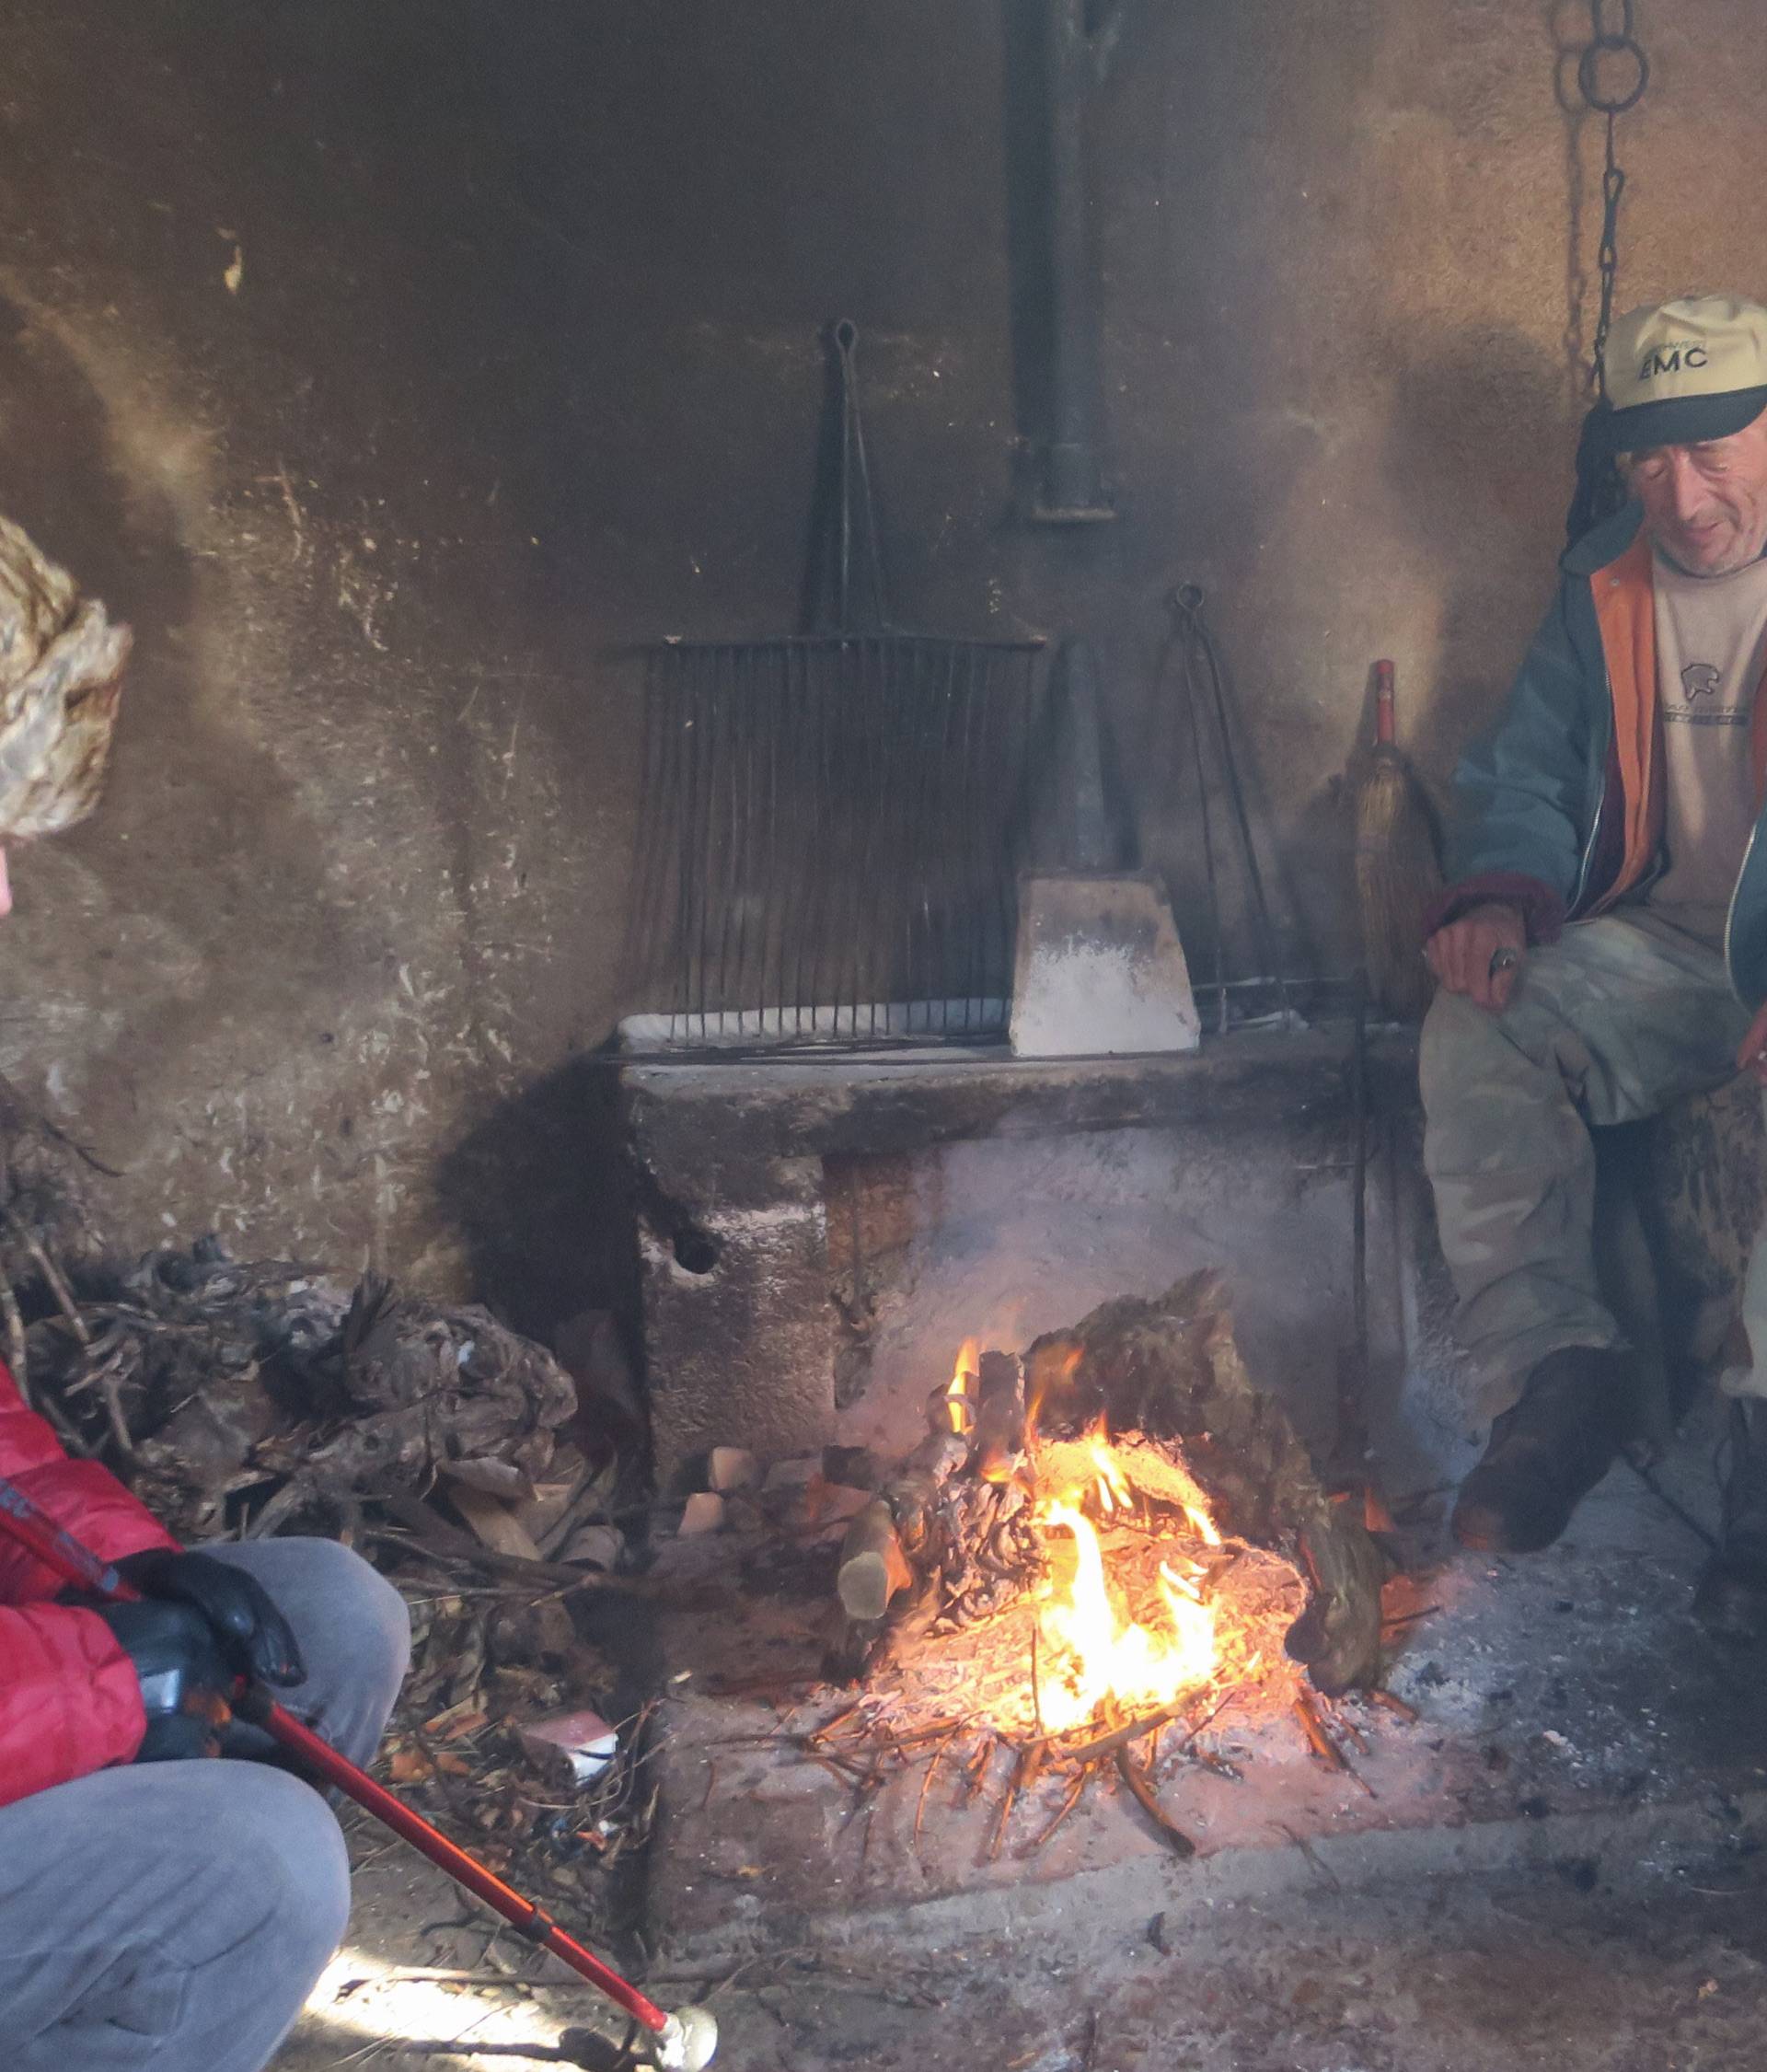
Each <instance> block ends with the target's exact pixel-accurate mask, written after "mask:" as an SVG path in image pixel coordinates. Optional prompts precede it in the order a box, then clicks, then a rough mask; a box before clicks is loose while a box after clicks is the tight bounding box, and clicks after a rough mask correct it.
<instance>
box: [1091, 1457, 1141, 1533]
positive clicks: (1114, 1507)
mask: <svg viewBox="0 0 1767 2072" xmlns="http://www.w3.org/2000/svg"><path fill="white" fill-rule="evenodd" d="M1092 1465H1093V1466H1094V1467H1095V1468H1096V1469H1097V1470H1098V1485H1097V1487H1098V1502H1099V1508H1100V1510H1102V1511H1103V1512H1104V1513H1105V1514H1106V1516H1108V1515H1109V1514H1110V1513H1111V1512H1112V1511H1128V1510H1130V1509H1131V1508H1132V1507H1133V1505H1134V1503H1135V1491H1134V1490H1133V1489H1132V1488H1130V1487H1129V1480H1128V1477H1127V1476H1126V1475H1125V1474H1124V1472H1123V1470H1122V1468H1121V1466H1120V1465H1119V1464H1118V1463H1117V1460H1116V1457H1115V1455H1114V1453H1112V1452H1111V1451H1110V1449H1109V1448H1108V1447H1107V1446H1104V1445H1103V1444H1101V1443H1100V1441H1098V1440H1096V1439H1095V1440H1093V1441H1092Z"/></svg>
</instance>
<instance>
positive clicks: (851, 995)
mask: <svg viewBox="0 0 1767 2072" xmlns="http://www.w3.org/2000/svg"><path fill="white" fill-rule="evenodd" d="M1036 654H1037V643H1035V642H976V641H954V640H942V639H936V638H932V637H924V636H918V635H913V634H903V633H893V632H892V633H875V634H849V633H841V634H831V635H827V636H809V637H803V638H795V639H782V640H774V641H758V642H705V643H700V642H671V643H668V644H666V645H664V646H661V647H657V648H654V649H652V650H651V651H650V652H649V654H648V656H647V674H646V682H645V744H644V775H643V793H642V799H643V816H642V826H641V832H640V854H639V862H638V878H637V885H636V886H635V896H634V898H633V901H632V905H631V908H630V912H631V917H632V919H631V934H630V939H629V953H628V965H629V973H630V978H631V989H632V990H631V995H630V997H632V998H634V999H636V1000H637V1001H641V1003H642V1004H643V1005H644V1006H645V1007H646V1008H648V1009H650V1010H651V1011H652V1012H649V1013H641V1014H638V1015H634V1016H632V1017H630V1018H629V1019H628V1020H627V1021H626V1022H625V1023H624V1024H622V1033H623V1035H624V1036H625V1038H626V1041H627V1042H628V1044H629V1045H630V1046H631V1047H633V1048H653V1047H655V1046H658V1045H671V1046H678V1045H688V1046H700V1045H709V1046H719V1047H740V1046H744V1045H748V1044H764V1045H768V1046H772V1045H778V1044H781V1043H783V1044H791V1043H832V1044H849V1045H850V1044H866V1043H878V1042H888V1041H891V1040H911V1041H929V1040H930V1041H939V1040H953V1039H954V1040H960V1041H961V1040H964V1039H975V1040H982V1039H987V1038H992V1037H996V1036H999V1035H1000V1034H1001V1032H1002V1031H1003V1030H1004V1028H1005V1025H1006V1018H1007V998H1008V995H1009V993H1010V990H1011V965H1012V945H1013V930H1014V926H1015V920H1016V914H1015V901H1014V884H1015V852H1016V842H1015V839H1014V835H1015V821H1016V818H1017V815H1018V806H1019V802H1020V798H1021V793H1022V784H1023V780H1024V775H1025V770H1026V765H1027V755H1028V748H1029V743H1030V735H1031V724H1032V706H1033V698H1034V683H1035V669H1034V663H1035V657H1036Z"/></svg>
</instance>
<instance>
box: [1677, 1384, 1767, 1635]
mask: <svg viewBox="0 0 1767 2072" xmlns="http://www.w3.org/2000/svg"><path fill="white" fill-rule="evenodd" d="M1693 1615H1694V1617H1695V1618H1697V1619H1698V1620H1699V1622H1700V1624H1701V1625H1702V1626H1704V1628H1705V1630H1706V1631H1707V1632H1708V1633H1710V1634H1713V1635H1715V1636H1716V1638H1719V1639H1720V1640H1734V1641H1737V1642H1739V1643H1742V1644H1745V1645H1747V1644H1757V1643H1759V1642H1761V1640H1767V1403H1763V1402H1761V1400H1759V1399H1758V1398H1756V1397H1753V1396H1738V1398H1737V1399H1736V1401H1734V1402H1733V1403H1732V1404H1731V1406H1730V1461H1729V1465H1728V1467H1727V1471H1726V1474H1725V1478H1724V1536H1723V1538H1722V1539H1721V1540H1720V1541H1719V1543H1718V1551H1717V1552H1716V1553H1715V1555H1714V1556H1713V1557H1712V1559H1711V1560H1710V1562H1708V1563H1707V1565H1706V1570H1705V1573H1704V1575H1703V1576H1702V1577H1701V1578H1700V1584H1699V1588H1698V1590H1696V1591H1695V1592H1694V1593H1693Z"/></svg>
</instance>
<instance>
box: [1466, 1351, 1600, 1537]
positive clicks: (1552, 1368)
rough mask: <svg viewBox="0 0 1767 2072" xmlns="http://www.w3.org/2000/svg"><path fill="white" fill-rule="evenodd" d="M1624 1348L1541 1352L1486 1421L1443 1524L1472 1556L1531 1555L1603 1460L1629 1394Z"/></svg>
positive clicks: (1553, 1532) (1592, 1482)
mask: <svg viewBox="0 0 1767 2072" xmlns="http://www.w3.org/2000/svg"><path fill="white" fill-rule="evenodd" d="M1629 1383H1630V1376H1629V1372H1628V1368H1627V1355H1626V1354H1624V1353H1623V1352H1613V1351H1611V1350H1605V1349H1598V1348H1596V1347H1593V1346H1567V1347H1565V1348H1564V1349H1562V1350H1561V1351H1558V1352H1552V1353H1548V1354H1547V1356H1546V1358H1545V1359H1544V1360H1542V1361H1541V1363H1540V1365H1539V1366H1538V1367H1536V1368H1535V1369H1534V1371H1533V1372H1532V1373H1531V1374H1530V1376H1529V1377H1528V1385H1527V1387H1526V1388H1525V1389H1524V1390H1523V1391H1522V1395H1521V1401H1520V1402H1519V1403H1518V1404H1517V1405H1516V1406H1515V1408H1514V1409H1513V1410H1506V1411H1505V1412H1504V1414H1503V1416H1502V1417H1500V1418H1497V1419H1496V1422H1495V1423H1494V1424H1493V1425H1492V1427H1491V1439H1490V1442H1489V1444H1488V1445H1487V1446H1486V1447H1485V1449H1484V1459H1483V1460H1482V1461H1480V1463H1479V1464H1478V1465H1477V1466H1476V1467H1475V1468H1474V1469H1473V1470H1472V1474H1471V1475H1469V1476H1467V1478H1466V1480H1465V1481H1464V1482H1463V1483H1461V1493H1460V1495H1459V1497H1458V1498H1457V1499H1455V1503H1454V1512H1453V1516H1452V1518H1451V1519H1450V1520H1449V1525H1450V1528H1451V1530H1452V1532H1453V1534H1454V1537H1455V1538H1456V1539H1457V1540H1458V1541H1459V1542H1460V1543H1461V1545H1462V1546H1464V1547H1471V1548H1473V1549H1475V1550H1476V1551H1477V1552H1479V1553H1482V1554H1537V1553H1539V1551H1540V1550H1541V1548H1542V1547H1546V1546H1551V1545H1552V1544H1553V1541H1554V1540H1555V1539H1557V1538H1558V1536H1559V1534H1561V1533H1563V1532H1564V1530H1565V1526H1567V1525H1568V1524H1569V1523H1570V1522H1571V1513H1572V1512H1573V1511H1575V1510H1576V1507H1577V1505H1578V1504H1579V1503H1581V1502H1582V1500H1583V1499H1584V1498H1585V1497H1586V1496H1588V1493H1589V1491H1590V1490H1591V1489H1593V1488H1594V1487H1595V1486H1596V1484H1597V1483H1598V1482H1600V1479H1601V1477H1602V1476H1604V1475H1605V1474H1606V1473H1607V1472H1608V1470H1609V1468H1610V1467H1611V1466H1612V1465H1613V1462H1614V1457H1615V1455H1616V1454H1617V1453H1619V1451H1620V1447H1621V1443H1622V1441H1623V1440H1624V1438H1625V1436H1626V1419H1627V1413H1628V1406H1629V1404H1630V1401H1631V1396H1630V1390H1629Z"/></svg>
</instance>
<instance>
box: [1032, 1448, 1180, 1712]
mask: <svg viewBox="0 0 1767 2072" xmlns="http://www.w3.org/2000/svg"><path fill="white" fill-rule="evenodd" d="M1091 1461H1092V1465H1093V1467H1094V1468H1095V1469H1096V1471H1097V1475H1096V1479H1095V1481H1094V1483H1093V1491H1094V1493H1095V1495H1096V1498H1097V1502H1098V1507H1099V1510H1100V1511H1101V1512H1102V1513H1103V1515H1104V1517H1105V1518H1107V1519H1111V1518H1114V1517H1116V1516H1118V1515H1119V1514H1121V1513H1126V1512H1127V1511H1130V1510H1131V1509H1132V1508H1133V1506H1134V1503H1135V1492H1134V1489H1133V1487H1132V1486H1131V1485H1130V1482H1129V1479H1128V1477H1127V1476H1126V1474H1125V1473H1124V1469H1123V1465H1122V1463H1121V1462H1120V1461H1119V1460H1118V1459H1117V1458H1116V1457H1115V1455H1114V1453H1112V1452H1111V1450H1110V1448H1109V1446H1108V1444H1107V1443H1106V1442H1105V1441H1103V1438H1102V1436H1101V1437H1100V1438H1098V1439H1095V1440H1094V1441H1092V1444H1091ZM1196 1494H1197V1497H1198V1499H1199V1500H1198V1501H1197V1502H1196V1503H1195V1504H1189V1503H1187V1504H1185V1505H1184V1506H1183V1509H1184V1513H1185V1515H1186V1516H1187V1517H1188V1519H1189V1520H1190V1522H1191V1526H1192V1528H1193V1530H1194V1531H1195V1534H1196V1536H1197V1538H1198V1539H1199V1540H1201V1541H1202V1542H1203V1544H1204V1545H1206V1546H1219V1545H1220V1544H1221V1536H1220V1534H1219V1533H1218V1532H1217V1531H1216V1529H1215V1522H1214V1521H1213V1520H1212V1519H1211V1518H1210V1517H1209V1515H1208V1512H1207V1511H1206V1510H1205V1509H1204V1508H1203V1506H1202V1503H1201V1501H1200V1497H1201V1492H1200V1491H1197V1492H1196ZM1084 1497H1085V1491H1084V1490H1083V1489H1070V1490H1068V1492H1067V1493H1066V1494H1065V1495H1064V1496H1062V1497H1060V1498H1057V1499H1053V1500H1052V1501H1050V1502H1047V1503H1045V1505H1044V1506H1043V1507H1042V1509H1041V1510H1040V1511H1038V1513H1037V1522H1038V1523H1039V1524H1040V1525H1043V1526H1044V1527H1045V1528H1048V1529H1053V1530H1055V1531H1057V1532H1065V1533H1068V1534H1071V1535H1072V1538H1073V1543H1074V1575H1073V1580H1072V1582H1071V1583H1069V1584H1068V1587H1067V1589H1066V1590H1065V1591H1063V1590H1061V1589H1059V1588H1057V1587H1055V1586H1051V1587H1050V1590H1049V1593H1048V1597H1047V1601H1046V1602H1045V1604H1044V1606H1043V1607H1042V1610H1041V1612H1040V1615H1039V1617H1040V1624H1039V1631H1040V1633H1041V1635H1042V1637H1043V1638H1044V1640H1045V1648H1046V1652H1045V1658H1044V1659H1045V1663H1046V1664H1047V1673H1046V1675H1045V1680H1044V1682H1043V1685H1042V1689H1041V1691H1040V1703H1041V1709H1042V1713H1043V1720H1044V1726H1045V1730H1046V1731H1049V1732H1051V1733H1057V1734H1059V1733H1066V1732H1068V1731H1069V1730H1071V1729H1073V1728H1076V1727H1081V1726H1084V1725H1085V1724H1086V1723H1087V1722H1088V1721H1090V1720H1091V1719H1094V1718H1095V1717H1097V1715H1098V1714H1099V1713H1100V1712H1101V1710H1103V1708H1104V1707H1107V1706H1109V1707H1114V1709H1116V1710H1119V1711H1125V1712H1128V1713H1140V1712H1148V1711H1150V1710H1154V1709H1157V1708H1158V1707H1161V1706H1163V1705H1170V1704H1172V1702H1173V1700H1175V1699H1177V1698H1179V1697H1182V1696H1183V1695H1184V1693H1185V1692H1186V1691H1188V1690H1194V1689H1195V1688H1196V1687H1197V1686H1198V1685H1199V1684H1207V1682H1208V1680H1209V1678H1210V1677H1211V1676H1212V1675H1213V1674H1214V1673H1215V1668H1216V1664H1217V1661H1218V1648H1217V1645H1216V1636H1215V1608H1214V1606H1213V1605H1212V1604H1207V1603H1204V1602H1203V1601H1202V1597H1201V1595H1200V1593H1199V1592H1198V1590H1197V1587H1196V1584H1195V1581H1194V1580H1192V1579H1191V1578H1189V1577H1186V1576H1183V1575H1181V1574H1180V1573H1179V1572H1178V1570H1177V1569H1176V1568H1174V1567H1173V1566H1172V1563H1171V1562H1169V1561H1167V1562H1161V1567H1160V1593H1161V1599H1162V1601H1163V1608H1164V1619H1163V1621H1162V1623H1161V1629H1160V1630H1158V1631H1154V1630H1150V1629H1149V1627H1148V1626H1141V1625H1139V1624H1138V1623H1137V1622H1136V1621H1135V1620H1133V1619H1132V1618H1130V1617H1128V1616H1127V1615H1126V1612H1124V1611H1123V1610H1120V1609H1119V1606H1118V1603H1117V1601H1116V1600H1114V1598H1113V1595H1112V1592H1111V1587H1110V1584H1109V1582H1108V1581H1107V1580H1106V1578H1105V1573H1104V1554H1103V1546H1102V1545H1101V1544H1100V1541H1099V1536H1098V1533H1097V1531H1096V1529H1095V1528H1094V1527H1093V1525H1092V1522H1091V1520H1090V1519H1089V1518H1088V1517H1087V1516H1086V1514H1085V1511H1083V1510H1082V1509H1081V1504H1082V1502H1083V1500H1084ZM1191 1566H1193V1567H1195V1568H1197V1572H1198V1573H1200V1572H1201V1569H1200V1565H1199V1564H1195V1563H1193V1564H1191Z"/></svg>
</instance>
